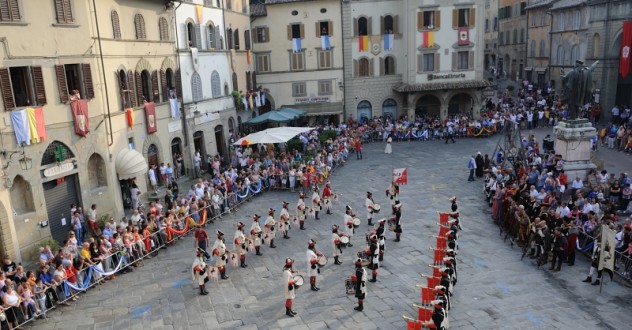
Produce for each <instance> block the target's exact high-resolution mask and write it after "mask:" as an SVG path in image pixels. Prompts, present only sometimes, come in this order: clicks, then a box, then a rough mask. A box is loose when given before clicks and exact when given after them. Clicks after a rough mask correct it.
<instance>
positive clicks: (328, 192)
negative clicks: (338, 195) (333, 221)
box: [322, 181, 331, 214]
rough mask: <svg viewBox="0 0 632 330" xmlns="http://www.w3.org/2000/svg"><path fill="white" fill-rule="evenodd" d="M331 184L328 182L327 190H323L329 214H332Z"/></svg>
mask: <svg viewBox="0 0 632 330" xmlns="http://www.w3.org/2000/svg"><path fill="white" fill-rule="evenodd" d="M330 184H331V182H330V181H327V184H325V188H323V196H322V200H323V203H325V208H326V209H327V214H331V185H330Z"/></svg>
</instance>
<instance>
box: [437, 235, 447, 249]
mask: <svg viewBox="0 0 632 330" xmlns="http://www.w3.org/2000/svg"><path fill="white" fill-rule="evenodd" d="M447 248H448V242H447V241H446V238H445V237H437V249H447Z"/></svg>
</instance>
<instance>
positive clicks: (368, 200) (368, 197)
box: [364, 191, 375, 226]
mask: <svg viewBox="0 0 632 330" xmlns="http://www.w3.org/2000/svg"><path fill="white" fill-rule="evenodd" d="M364 205H365V206H366V212H367V218H368V220H369V226H373V205H375V202H374V201H373V194H372V193H371V192H369V191H367V192H366V201H365V202H364Z"/></svg>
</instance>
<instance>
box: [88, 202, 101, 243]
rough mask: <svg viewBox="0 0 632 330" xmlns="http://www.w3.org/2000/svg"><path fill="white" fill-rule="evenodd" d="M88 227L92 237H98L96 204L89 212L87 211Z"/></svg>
mask: <svg viewBox="0 0 632 330" xmlns="http://www.w3.org/2000/svg"><path fill="white" fill-rule="evenodd" d="M88 226H89V227H90V231H91V232H92V235H94V236H99V235H100V233H99V231H100V230H99V225H98V223H97V204H92V206H91V207H90V211H88Z"/></svg>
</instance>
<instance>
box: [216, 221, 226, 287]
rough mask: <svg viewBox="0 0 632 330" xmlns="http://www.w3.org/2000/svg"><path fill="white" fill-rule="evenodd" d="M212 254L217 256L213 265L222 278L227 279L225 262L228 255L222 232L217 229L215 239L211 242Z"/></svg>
mask: <svg viewBox="0 0 632 330" xmlns="http://www.w3.org/2000/svg"><path fill="white" fill-rule="evenodd" d="M213 255H215V256H217V261H215V267H217V269H218V270H219V274H220V275H221V278H222V280H227V279H228V276H226V262H227V261H228V255H227V253H226V244H225V243H224V233H222V232H221V231H220V230H218V231H217V240H215V243H213Z"/></svg>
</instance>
